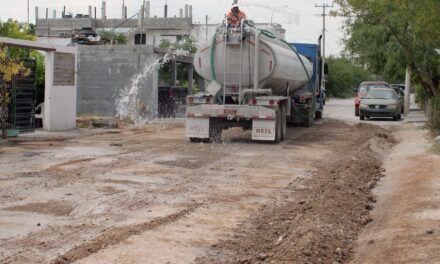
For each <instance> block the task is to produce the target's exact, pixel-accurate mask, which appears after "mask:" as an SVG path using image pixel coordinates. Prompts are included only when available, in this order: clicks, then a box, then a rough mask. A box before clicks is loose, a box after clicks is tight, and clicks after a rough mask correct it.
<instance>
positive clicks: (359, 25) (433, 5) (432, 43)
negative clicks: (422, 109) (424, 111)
mask: <svg viewBox="0 0 440 264" xmlns="http://www.w3.org/2000/svg"><path fill="white" fill-rule="evenodd" d="M334 2H335V3H336V4H338V5H339V6H340V11H339V14H338V15H342V16H344V17H346V21H345V33H346V38H345V44H346V51H347V52H351V53H353V54H354V55H355V57H356V58H357V59H358V60H359V62H360V63H362V64H364V65H366V66H367V67H368V68H369V69H371V70H372V71H373V72H374V73H377V74H380V75H381V76H382V77H384V79H385V80H388V81H390V82H395V81H399V80H403V72H404V68H406V66H407V65H408V66H410V67H411V69H412V72H413V76H412V79H413V81H415V82H416V83H418V84H420V86H421V87H422V88H423V89H424V92H425V94H426V96H427V97H429V98H430V99H431V98H434V99H433V100H431V103H433V104H434V106H435V107H433V111H434V108H436V107H437V106H438V105H437V104H436V103H435V102H437V100H438V99H437V98H438V97H440V88H439V84H440V58H439V54H437V52H436V51H435V49H439V48H440V47H439V46H440V30H439V28H440V15H439V14H440V5H439V2H438V0H424V1H414V0H374V1H365V0H335V1H334ZM399 82H400V81H399ZM419 94H420V93H419ZM433 118H434V119H436V118H437V119H438V120H431V121H432V124H433V126H434V127H435V126H439V124H440V115H436V114H435V113H434V114H433Z"/></svg>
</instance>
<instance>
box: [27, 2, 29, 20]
mask: <svg viewBox="0 0 440 264" xmlns="http://www.w3.org/2000/svg"><path fill="white" fill-rule="evenodd" d="M27 23H28V25H29V0H27Z"/></svg>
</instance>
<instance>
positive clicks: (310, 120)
mask: <svg viewBox="0 0 440 264" xmlns="http://www.w3.org/2000/svg"><path fill="white" fill-rule="evenodd" d="M312 125H313V117H312V116H310V115H309V118H307V119H306V120H305V121H303V122H302V123H301V126H303V127H311V126H312Z"/></svg>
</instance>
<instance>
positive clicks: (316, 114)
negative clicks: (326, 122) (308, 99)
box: [315, 110, 322, 119]
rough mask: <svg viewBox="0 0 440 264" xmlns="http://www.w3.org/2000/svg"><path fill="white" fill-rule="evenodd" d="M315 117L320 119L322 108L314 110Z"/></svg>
mask: <svg viewBox="0 0 440 264" xmlns="http://www.w3.org/2000/svg"><path fill="white" fill-rule="evenodd" d="M315 118H316V119H321V118H322V110H319V111H316V112H315Z"/></svg>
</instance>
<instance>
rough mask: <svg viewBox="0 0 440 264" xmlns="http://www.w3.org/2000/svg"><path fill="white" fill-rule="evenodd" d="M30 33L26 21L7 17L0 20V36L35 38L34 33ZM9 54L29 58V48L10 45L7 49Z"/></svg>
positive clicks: (14, 56)
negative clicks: (7, 18) (4, 19)
mask: <svg viewBox="0 0 440 264" xmlns="http://www.w3.org/2000/svg"><path fill="white" fill-rule="evenodd" d="M31 33H32V30H31V27H29V26H28V25H27V24H26V23H20V22H18V21H16V20H12V19H9V20H8V21H6V22H2V21H0V37H7V38H14V39H24V40H35V39H36V37H35V35H33V34H31ZM9 55H10V56H11V57H12V58H21V59H23V58H29V55H30V50H29V49H23V48H15V47H11V48H10V49H9Z"/></svg>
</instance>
